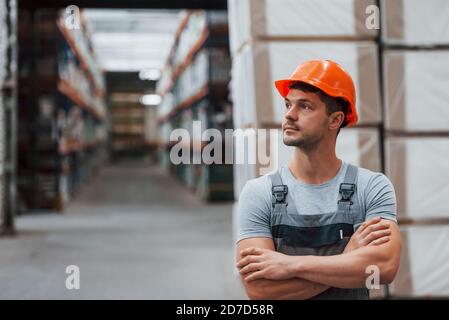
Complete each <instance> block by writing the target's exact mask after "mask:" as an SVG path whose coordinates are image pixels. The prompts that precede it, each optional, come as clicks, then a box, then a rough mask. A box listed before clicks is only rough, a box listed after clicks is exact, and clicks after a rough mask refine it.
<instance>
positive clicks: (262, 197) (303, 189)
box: [237, 161, 396, 242]
mask: <svg viewBox="0 0 449 320" xmlns="http://www.w3.org/2000/svg"><path fill="white" fill-rule="evenodd" d="M347 167H348V165H347V163H345V162H344V161H342V165H341V166H340V169H339V171H338V173H337V175H336V176H335V177H334V178H332V179H331V180H330V181H328V182H325V183H323V184H306V183H303V182H301V181H299V180H297V179H296V178H295V177H294V176H293V175H292V173H291V172H290V169H289V168H288V166H286V165H285V166H283V167H281V168H280V174H281V178H282V181H283V183H284V184H286V185H287V186H288V190H289V193H290V194H291V195H292V198H293V199H294V200H295V205H296V209H297V211H298V214H304V215H309V214H322V213H325V212H334V211H336V210H337V201H338V197H339V192H338V190H339V186H340V183H342V182H343V179H344V177H345V173H346V169H347ZM357 190H358V192H357V196H358V200H359V203H360V206H361V210H362V212H363V213H364V215H365V220H368V219H371V218H374V217H378V216H380V217H382V218H385V219H389V220H392V221H396V195H395V191H394V187H393V185H392V183H391V182H390V180H389V179H388V178H387V177H386V176H385V175H384V174H382V173H378V172H373V171H370V170H367V169H364V168H359V170H358V178H357ZM237 214H238V222H237V223H238V229H237V242H238V241H240V240H242V239H246V238H254V237H269V238H273V237H272V234H271V229H270V215H271V181H270V179H269V177H268V175H264V176H261V177H259V178H256V179H253V180H250V181H248V182H247V183H246V185H245V187H244V188H243V190H242V192H241V194H240V197H239V204H238V213H237ZM355 227H356V228H357V227H358V225H356V226H355Z"/></svg>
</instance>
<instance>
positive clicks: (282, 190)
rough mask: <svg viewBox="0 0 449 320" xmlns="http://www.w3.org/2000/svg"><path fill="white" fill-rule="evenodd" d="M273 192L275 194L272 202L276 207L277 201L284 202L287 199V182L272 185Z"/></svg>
mask: <svg viewBox="0 0 449 320" xmlns="http://www.w3.org/2000/svg"><path fill="white" fill-rule="evenodd" d="M271 192H272V194H273V200H272V204H273V207H274V205H275V204H276V203H283V202H284V201H285V196H286V195H287V193H288V187H287V186H286V185H285V184H283V185H279V186H272V187H271Z"/></svg>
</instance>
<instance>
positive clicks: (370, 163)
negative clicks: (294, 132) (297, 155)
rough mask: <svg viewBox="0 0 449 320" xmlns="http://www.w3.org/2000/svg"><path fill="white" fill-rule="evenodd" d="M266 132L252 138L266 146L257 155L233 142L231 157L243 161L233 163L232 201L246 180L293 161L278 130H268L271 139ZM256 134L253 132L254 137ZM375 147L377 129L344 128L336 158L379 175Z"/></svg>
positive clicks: (290, 149)
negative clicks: (272, 131)
mask: <svg viewBox="0 0 449 320" xmlns="http://www.w3.org/2000/svg"><path fill="white" fill-rule="evenodd" d="M247 130H251V129H247ZM269 130H270V129H266V132H265V134H261V135H260V136H258V137H256V138H255V139H254V141H257V140H258V139H260V140H261V141H262V142H265V143H266V147H265V146H263V147H261V148H260V153H261V154H260V155H259V154H258V152H259V151H258V150H259V149H257V148H256V149H254V148H253V149H251V148H249V147H248V144H247V145H245V147H241V146H240V145H238V144H237V143H235V144H234V150H235V151H234V153H235V154H234V158H237V152H242V153H244V154H245V158H244V159H245V162H244V163H243V164H239V163H238V162H237V159H236V160H235V164H234V195H235V199H238V197H239V194H240V192H241V191H242V188H243V186H244V185H245V183H246V182H247V181H248V180H250V179H254V178H257V177H259V176H261V175H263V174H266V173H269V172H271V171H273V170H276V169H277V168H279V167H280V166H282V165H285V164H288V162H289V161H290V160H291V159H293V156H294V150H295V148H294V147H289V146H286V145H285V144H284V143H283V141H282V140H283V139H282V131H281V130H278V129H271V130H276V134H275V135H274V136H271V135H270V132H269ZM256 132H257V131H254V133H255V134H256ZM272 137H274V138H275V139H276V140H275V141H273V140H272V139H271V138H272ZM257 146H259V145H257ZM379 148H380V144H379V132H378V129H374V128H344V129H342V130H341V131H340V134H339V135H338V138H337V145H336V154H337V157H338V158H340V159H342V160H343V161H345V162H348V163H352V164H354V165H357V166H360V167H362V168H366V169H369V170H372V171H376V172H379V171H380V170H381V161H380V149H379ZM243 150H244V151H243ZM249 150H252V152H253V154H252V155H253V158H250V157H249ZM265 155H266V156H265ZM251 159H255V161H252V162H251V163H250V162H249V160H251Z"/></svg>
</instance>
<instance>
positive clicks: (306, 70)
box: [274, 60, 358, 127]
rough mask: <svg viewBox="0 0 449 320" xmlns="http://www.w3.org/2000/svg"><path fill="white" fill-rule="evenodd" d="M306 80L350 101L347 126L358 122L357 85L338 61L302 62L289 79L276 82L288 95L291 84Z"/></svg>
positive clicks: (284, 95)
mask: <svg viewBox="0 0 449 320" xmlns="http://www.w3.org/2000/svg"><path fill="white" fill-rule="evenodd" d="M294 82H304V83H307V84H309V85H311V86H314V87H316V88H319V89H321V90H322V91H324V92H325V93H326V94H327V95H329V96H331V97H336V98H337V97H340V98H343V99H345V100H346V101H348V103H349V110H348V113H347V116H346V121H347V126H348V127H351V126H353V125H355V124H356V123H357V120H358V116H357V110H356V109H355V86H354V82H353V81H352V78H351V76H350V75H349V73H348V72H347V71H346V70H344V69H343V68H342V67H341V66H340V65H339V64H338V63H336V62H334V61H331V60H310V61H307V62H305V63H303V64H300V65H299V66H298V67H297V68H296V70H295V71H294V72H293V74H292V75H291V76H290V78H288V79H284V80H277V81H275V82H274V84H275V86H276V88H277V89H278V91H279V93H280V94H281V96H282V97H284V98H285V97H286V96H287V94H288V91H289V90H290V85H291V84H292V83H294Z"/></svg>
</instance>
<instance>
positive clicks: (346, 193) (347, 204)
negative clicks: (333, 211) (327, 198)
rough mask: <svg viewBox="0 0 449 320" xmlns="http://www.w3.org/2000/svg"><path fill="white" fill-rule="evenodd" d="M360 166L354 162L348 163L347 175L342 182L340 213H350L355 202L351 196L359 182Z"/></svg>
mask: <svg viewBox="0 0 449 320" xmlns="http://www.w3.org/2000/svg"><path fill="white" fill-rule="evenodd" d="M357 174H358V168H357V167H356V166H354V165H352V164H348V168H347V170H346V175H345V178H344V181H343V183H340V189H339V193H340V195H339V200H338V209H337V210H338V213H339V214H340V213H341V214H344V213H347V214H349V213H350V209H351V205H352V204H353V202H352V200H351V198H352V196H353V195H354V193H355V189H356V182H357Z"/></svg>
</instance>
